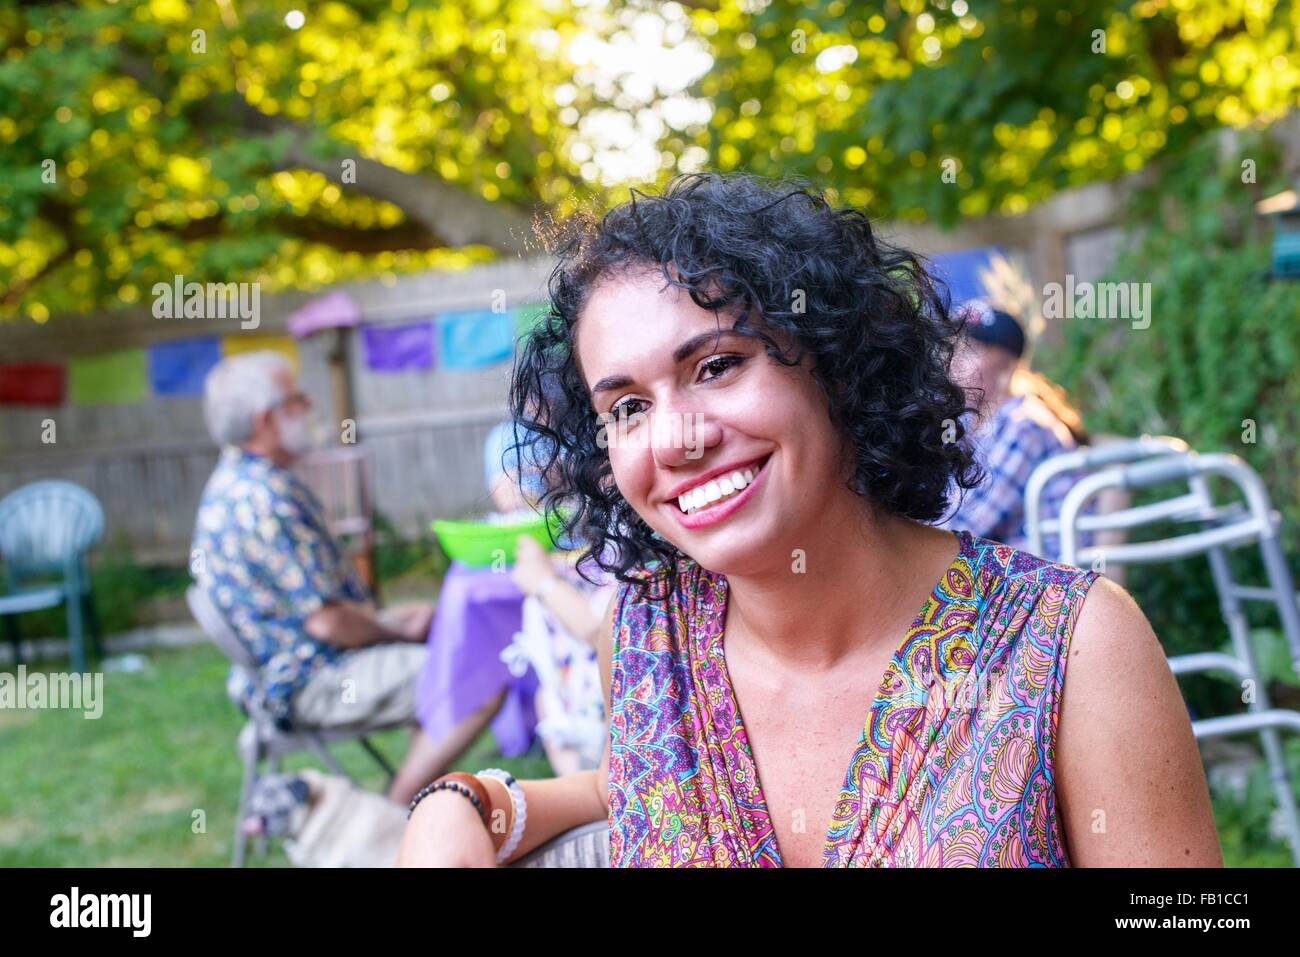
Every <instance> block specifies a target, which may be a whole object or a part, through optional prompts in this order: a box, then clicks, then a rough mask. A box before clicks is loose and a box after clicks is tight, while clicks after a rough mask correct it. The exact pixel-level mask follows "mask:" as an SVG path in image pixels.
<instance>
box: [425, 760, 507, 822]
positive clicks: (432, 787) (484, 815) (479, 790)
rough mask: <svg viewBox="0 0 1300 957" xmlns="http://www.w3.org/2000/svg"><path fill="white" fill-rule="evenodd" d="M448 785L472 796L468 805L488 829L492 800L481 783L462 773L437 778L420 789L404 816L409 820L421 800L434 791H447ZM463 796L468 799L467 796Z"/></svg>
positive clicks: (457, 772)
mask: <svg viewBox="0 0 1300 957" xmlns="http://www.w3.org/2000/svg"><path fill="white" fill-rule="evenodd" d="M448 783H455V784H459V785H461V786H462V787H464V788H466V789H468V790H469V792H470V793H471V794H473V798H472V799H471V800H470V803H472V804H474V810H476V811H478V816H479V817H480V818H481V819H482V821H483V826H484V827H488V826H489V825H488V822H489V821H490V820H491V819H492V810H493V808H492V798H491V796H490V795H489V794H488V790H487V788H485V787H484V786H483V782H481V781H480V780H479V779H478V778H477V777H475V776H474V775H472V774H466V773H465V772H464V771H451V772H449V773H447V774H444V775H442V776H441V777H439V778H435V779H434V780H433V781H431V782H429V784H428V785H426V786H425V787H423V788H421V789H420V792H419V793H418V794H417V795H416V796H415V798H414V799H413V800H412V801H411V807H410V810H409V811H407V814H406V816H407V817H408V818H409V817H410V816H411V814H412V813H414V811H415V806H416V805H417V804H419V803H420V801H421V800H422V799H423V798H425V797H427V796H428V795H430V794H432V793H433V792H434V791H442V790H449V788H447V787H446V785H447V784H448ZM462 794H463V792H462ZM464 796H466V797H468V795H464Z"/></svg>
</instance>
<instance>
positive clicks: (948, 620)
mask: <svg viewBox="0 0 1300 957" xmlns="http://www.w3.org/2000/svg"><path fill="white" fill-rule="evenodd" d="M956 534H957V537H958V543H959V551H958V554H957V556H956V557H955V558H954V560H953V562H952V563H951V564H950V565H949V567H948V569H947V571H946V573H945V574H944V577H943V579H942V580H941V581H940V582H939V583H938V584H937V585H936V586H935V588H934V590H933V592H932V593H931V595H930V597H929V599H928V600H927V601H926V603H925V606H924V607H923V608H922V610H921V612H920V613H919V614H918V615H917V617H916V619H915V621H913V623H912V627H911V628H910V629H909V630H908V632H907V635H906V637H905V639H904V640H903V643H902V646H901V647H900V649H899V650H898V651H897V652H896V653H895V655H894V657H893V659H892V661H891V662H890V664H889V666H888V667H887V668H886V670H885V674H884V679H883V682H882V684H881V687H880V689H879V691H878V693H877V695H876V697H875V700H874V701H873V702H872V704H871V710H870V712H869V714H868V715H867V716H866V718H865V721H864V725H865V727H864V731H863V737H862V740H861V742H860V743H859V744H858V747H857V750H856V751H855V752H854V754H853V756H852V760H851V761H850V762H849V765H848V770H847V773H846V775H845V779H844V783H843V785H842V787H841V793H840V799H839V803H838V805H837V806H836V808H835V812H834V818H833V820H832V821H831V822H830V826H829V829H828V834H827V837H826V842H825V846H824V849H823V857H822V861H823V864H824V865H825V866H827V867H911V866H922V867H1064V866H1068V864H1069V861H1068V859H1067V856H1066V850H1065V845H1064V842H1063V840H1062V836H1061V822H1060V820H1059V816H1058V814H1057V805H1056V790H1055V780H1054V774H1053V771H1054V758H1055V747H1056V727H1057V708H1058V705H1059V702H1060V698H1061V688H1062V682H1063V679H1064V672H1065V660H1066V655H1067V653H1068V649H1069V643H1070V636H1071V634H1072V633H1073V630H1074V625H1075V622H1076V621H1077V620H1078V616H1079V611H1080V609H1081V608H1082V605H1083V600H1084V596H1085V595H1086V594H1087V591H1088V588H1089V587H1090V586H1091V585H1092V583H1093V581H1095V580H1096V578H1097V575H1096V573H1095V572H1085V571H1081V570H1080V569H1077V568H1072V567H1070V566H1067V565H1054V564H1050V563H1048V562H1045V561H1043V560H1042V559H1039V558H1036V557H1034V556H1032V555H1030V554H1028V553H1026V552H1021V551H1017V550H1015V549H1012V548H1010V547H1008V546H1005V545H999V544H998V543H996V542H992V541H988V540H986V539H982V538H975V537H974V536H972V535H971V534H970V533H969V532H965V531H960V532H957V533H956ZM726 610H727V580H726V579H725V578H724V577H722V576H720V575H715V574H713V573H711V572H709V571H706V570H705V569H703V568H701V567H700V566H699V565H698V564H696V563H694V562H691V561H689V560H687V561H684V562H683V563H682V564H681V566H680V579H679V583H678V587H677V588H676V590H675V591H674V592H673V593H672V594H671V595H670V596H669V597H668V598H667V599H666V600H660V601H653V600H638V599H637V598H636V597H635V594H634V591H633V588H632V586H630V585H623V586H621V587H620V590H619V595H618V600H617V612H616V619H615V631H614V653H613V669H612V685H611V709H610V718H611V721H610V736H611V747H610V767H609V776H610V783H609V822H610V862H611V866H614V867H690V866H717V867H780V866H782V861H781V852H780V849H779V848H778V847H777V841H776V833H775V831H774V830H773V827H772V822H771V819H770V816H769V813H768V810H767V806H766V802H765V799H764V797H763V790H762V787H761V785H760V782H759V779H758V770H757V767H756V765H755V762H754V756H753V753H752V751H751V750H750V747H749V742H748V739H747V738H746V734H745V728H744V725H743V724H742V720H741V715H740V710H739V708H738V706H737V703H736V699H735V696H734V694H733V692H732V689H731V685H730V682H729V679H728V676H727V670H726V665H725V662H724V660H723V651H722V646H723V634H722V632H723V623H724V622H725V620H726Z"/></svg>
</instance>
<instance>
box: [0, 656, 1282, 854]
mask: <svg viewBox="0 0 1300 957" xmlns="http://www.w3.org/2000/svg"><path fill="white" fill-rule="evenodd" d="M149 662H150V666H149V668H148V669H147V670H145V671H142V672H138V673H122V672H109V673H107V674H105V675H104V706H103V715H102V717H100V718H99V719H98V720H87V719H86V718H84V717H83V716H82V713H81V712H74V711H52V710H45V711H42V710H27V711H16V710H0V866H36V867H49V866H68V865H78V866H141V865H153V866H192V865H199V866H225V865H226V864H227V863H228V862H229V860H230V850H231V845H230V842H231V835H232V831H233V829H234V816H235V809H236V805H237V802H238V796H239V777H240V768H239V761H238V759H237V757H236V755H235V738H236V735H237V734H238V732H239V729H240V727H241V726H242V718H241V717H240V715H239V714H238V713H237V711H236V710H235V708H234V706H233V705H232V704H231V703H230V702H229V700H227V698H226V695H225V691H224V680H225V674H226V664H225V660H224V659H223V658H222V657H221V656H220V654H219V653H218V652H217V651H216V650H215V649H213V648H210V647H208V646H206V645H205V646H198V647H193V648H184V649H178V650H165V651H155V652H153V653H151V654H150V655H149ZM60 666H61V665H60V663H52V664H51V667H54V668H58V667H60ZM375 740H376V742H377V743H378V744H379V746H380V749H381V750H382V751H383V752H384V753H385V754H386V755H388V756H389V758H390V760H394V761H396V760H398V759H400V757H401V755H402V754H403V753H404V751H405V748H406V735H405V733H403V732H389V733H387V734H385V735H380V736H377V737H376V739H375ZM336 753H337V754H338V755H339V759H340V760H341V762H342V763H343V765H344V766H345V767H346V768H348V770H349V771H350V772H352V773H353V774H355V775H356V776H357V777H358V778H359V779H360V780H362V781H364V782H365V783H366V784H367V785H368V786H370V787H373V788H375V789H378V788H379V787H380V786H381V784H382V779H383V775H382V772H381V771H380V770H379V768H378V767H377V766H375V765H374V763H373V762H371V761H370V759H369V758H368V757H367V756H366V755H365V753H364V752H363V751H362V750H361V748H360V746H358V745H356V744H348V745H340V746H338V748H337V749H336ZM285 763H286V767H289V768H295V767H302V766H307V765H317V763H318V762H317V761H316V760H315V759H314V758H313V757H312V756H311V755H307V754H304V755H300V756H297V757H296V758H294V759H289V760H286V762H285ZM493 765H495V766H499V767H504V768H506V769H507V770H510V771H512V772H514V773H515V774H517V775H520V776H522V777H526V778H528V777H546V776H549V775H550V773H551V771H550V766H549V764H548V763H547V761H546V759H545V757H543V756H541V754H540V752H538V753H537V754H535V755H534V754H530V755H525V756H524V757H522V758H518V759H509V758H504V757H502V756H501V754H500V752H499V751H498V750H497V748H496V744H495V742H494V740H493V738H492V735H491V733H490V732H485V733H484V734H483V736H482V737H480V739H479V740H478V741H477V742H476V743H475V744H474V746H473V747H472V748H471V749H470V751H469V752H468V753H467V754H466V755H465V756H464V757H463V758H462V760H461V761H460V762H459V764H458V768H459V769H461V770H468V771H474V770H477V769H478V768H481V767H485V766H493ZM1256 770H1257V772H1258V773H1257V775H1256V780H1254V781H1252V785H1251V793H1250V795H1249V798H1248V800H1246V801H1244V802H1238V801H1230V800H1226V799H1223V798H1216V801H1215V817H1216V821H1217V823H1218V826H1219V836H1220V840H1221V841H1222V844H1223V850H1224V856H1225V859H1226V862H1227V864H1228V865H1229V866H1237V867H1241V866H1255V867H1287V866H1289V865H1290V862H1291V860H1290V855H1289V853H1288V851H1287V849H1286V847H1285V846H1284V845H1282V844H1280V843H1278V842H1276V841H1273V840H1270V839H1269V838H1268V837H1267V834H1266V831H1265V820H1266V817H1267V813H1268V811H1269V810H1271V806H1272V799H1271V795H1270V794H1269V793H1268V788H1267V781H1266V778H1265V777H1264V775H1263V771H1264V769H1263V767H1262V766H1260V767H1258V768H1257V769H1256ZM199 811H201V812H203V813H202V815H198V814H197V813H196V812H199ZM200 819H201V823H202V827H199V820H200ZM251 861H252V864H253V865H254V866H267V865H270V866H285V865H287V863H288V862H287V860H286V858H285V856H284V854H283V852H282V851H280V850H279V849H278V848H275V847H273V848H272V850H271V851H270V853H269V854H268V856H267V857H265V858H260V859H259V858H256V857H253V858H251Z"/></svg>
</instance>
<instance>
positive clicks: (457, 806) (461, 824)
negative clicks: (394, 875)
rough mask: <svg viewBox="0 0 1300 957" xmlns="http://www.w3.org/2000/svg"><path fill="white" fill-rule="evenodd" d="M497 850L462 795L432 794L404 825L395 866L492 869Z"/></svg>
mask: <svg viewBox="0 0 1300 957" xmlns="http://www.w3.org/2000/svg"><path fill="white" fill-rule="evenodd" d="M496 856H497V855H496V850H495V849H494V848H493V846H492V838H491V836H490V835H489V834H488V830H487V828H486V827H485V826H484V824H483V819H482V818H480V817H479V816H478V812H477V811H476V810H474V805H472V804H470V803H469V801H467V800H466V799H465V797H464V796H463V795H460V794H456V793H455V792H451V791H435V792H434V793H433V794H430V795H429V796H428V797H426V798H424V799H423V800H422V801H420V803H419V804H417V805H416V807H415V813H414V814H412V815H411V820H410V821H408V822H407V825H406V831H405V833H403V834H402V844H401V847H400V848H399V849H398V851H397V861H396V864H395V866H396V867H495V866H496Z"/></svg>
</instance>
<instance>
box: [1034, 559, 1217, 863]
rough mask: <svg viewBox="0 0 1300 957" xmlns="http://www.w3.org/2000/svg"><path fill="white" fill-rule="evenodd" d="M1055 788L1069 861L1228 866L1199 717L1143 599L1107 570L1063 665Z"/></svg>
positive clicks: (1089, 599)
mask: <svg viewBox="0 0 1300 957" xmlns="http://www.w3.org/2000/svg"><path fill="white" fill-rule="evenodd" d="M1059 722H1060V725H1059V733H1058V736H1057V755H1056V764H1057V773H1056V777H1057V791H1058V797H1059V801H1060V810H1061V814H1062V818H1063V821H1064V823H1065V828H1066V836H1067V843H1068V844H1069V849H1070V855H1071V859H1072V860H1073V861H1074V863H1076V864H1083V865H1085V866H1196V867H1207V866H1220V865H1221V864H1222V856H1221V853H1220V851H1219V844H1218V838H1217V835H1216V833H1215V829H1214V817H1213V813H1212V810H1211V806H1210V799H1209V791H1208V788H1207V786H1206V782H1205V772H1204V768H1203V766H1202V763H1201V758H1200V753H1199V751H1198V749H1197V746H1196V740H1195V738H1194V736H1193V734H1192V726H1191V719H1190V717H1189V716H1188V712H1187V707H1186V705H1185V704H1184V703H1183V698H1182V694H1181V692H1180V691H1179V689H1178V684H1177V682H1176V681H1175V680H1174V676H1173V673H1172V672H1171V671H1170V669H1169V663H1168V661H1167V660H1166V658H1165V653H1164V649H1163V648H1162V647H1161V645H1160V642H1159V640H1158V639H1157V638H1156V635H1155V632H1154V631H1152V629H1151V625H1150V623H1149V622H1148V621H1147V617H1146V615H1144V614H1143V613H1142V609H1141V608H1139V607H1138V604H1137V602H1136V601H1134V600H1133V597H1132V596H1131V595H1130V594H1129V593H1128V592H1127V591H1125V590H1124V589H1123V588H1122V587H1121V586H1119V585H1118V584H1116V583H1115V582H1114V581H1112V580H1110V579H1108V578H1105V577H1099V578H1098V579H1097V580H1096V581H1094V582H1093V583H1092V585H1091V587H1090V588H1089V589H1088V591H1087V595H1086V597H1085V599H1084V603H1083V607H1082V609H1081V611H1080V613H1079V617H1078V620H1077V622H1076V623H1075V627H1074V633H1073V635H1072V636H1071V639H1070V643H1069V651H1068V658H1067V660H1066V666H1065V684H1064V690H1063V693H1062V700H1061V705H1060V718H1059Z"/></svg>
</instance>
